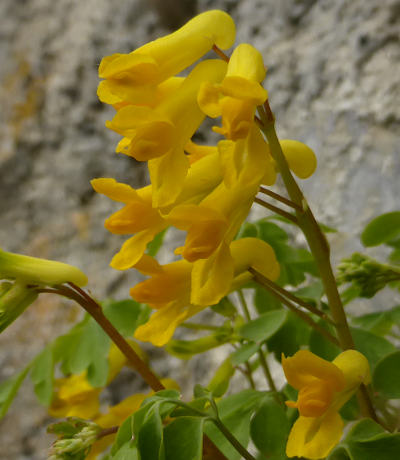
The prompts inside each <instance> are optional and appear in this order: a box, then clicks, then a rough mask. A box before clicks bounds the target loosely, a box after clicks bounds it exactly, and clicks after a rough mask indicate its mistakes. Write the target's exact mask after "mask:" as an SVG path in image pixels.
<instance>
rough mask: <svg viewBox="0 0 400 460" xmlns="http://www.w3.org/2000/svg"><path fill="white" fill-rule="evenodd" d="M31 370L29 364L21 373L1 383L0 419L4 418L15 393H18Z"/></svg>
mask: <svg viewBox="0 0 400 460" xmlns="http://www.w3.org/2000/svg"><path fill="white" fill-rule="evenodd" d="M29 370H30V366H27V367H26V368H25V369H24V370H23V371H21V372H20V373H19V374H17V375H15V376H14V377H12V378H11V379H9V380H6V381H4V382H2V383H0V419H2V418H3V417H4V415H5V414H6V413H7V411H8V408H9V407H10V404H11V403H12V401H13V399H14V397H15V395H16V394H17V393H18V390H19V387H20V386H21V385H22V382H23V381H24V380H25V377H26V376H27V375H28V372H29Z"/></svg>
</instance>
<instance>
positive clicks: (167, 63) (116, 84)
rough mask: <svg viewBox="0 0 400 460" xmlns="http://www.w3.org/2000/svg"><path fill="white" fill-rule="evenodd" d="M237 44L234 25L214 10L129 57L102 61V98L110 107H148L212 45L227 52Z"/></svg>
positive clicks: (227, 17)
mask: <svg viewBox="0 0 400 460" xmlns="http://www.w3.org/2000/svg"><path fill="white" fill-rule="evenodd" d="M234 40H235V24H234V22H233V20H232V18H231V17H230V16H229V15H228V14H226V13H224V12H223V11H218V10H211V11H206V12H204V13H202V14H199V15H198V16H196V17H194V18H193V19H191V20H190V21H189V22H187V23H186V24H185V25H184V26H182V27H181V28H180V29H179V30H177V31H176V32H174V33H172V34H170V35H167V36H165V37H161V38H159V39H157V40H154V41H152V42H150V43H147V44H146V45H144V46H142V47H140V48H138V49H136V50H134V51H133V52H131V53H129V54H113V55H111V56H107V57H105V58H103V59H102V61H101V63H100V67H99V77H100V78H104V79H105V80H104V81H103V82H101V83H100V86H99V91H98V93H99V97H100V99H101V100H103V101H104V102H107V103H108V104H118V103H121V102H124V101H125V102H126V101H128V102H130V103H135V104H140V105H141V104H143V103H144V104H145V105H147V104H148V101H149V100H151V99H154V93H155V92H156V85H158V84H159V83H161V82H164V81H165V80H167V79H168V78H170V77H173V75H177V74H178V73H180V72H181V71H182V70H184V69H185V68H187V67H189V66H190V65H192V64H193V63H194V62H196V61H197V60H198V59H200V58H201V57H202V56H204V54H206V53H207V52H208V51H209V50H210V49H211V48H212V46H213V45H217V46H218V47H219V48H222V49H227V48H229V47H231V46H232V45H233V42H234Z"/></svg>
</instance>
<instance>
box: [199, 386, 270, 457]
mask: <svg viewBox="0 0 400 460" xmlns="http://www.w3.org/2000/svg"><path fill="white" fill-rule="evenodd" d="M263 397H265V393H263V392H259V391H255V390H244V391H241V392H240V393H236V394H234V395H232V396H227V397H226V398H223V399H221V400H220V401H218V403H217V407H218V412H219V417H220V419H221V420H222V423H223V424H224V425H225V426H226V427H227V428H228V430H229V431H230V432H231V433H232V434H233V435H234V436H235V438H236V439H237V440H238V441H239V442H240V443H241V444H242V445H243V446H244V447H246V446H247V444H248V443H249V440H250V419H251V416H252V413H253V411H254V410H255V408H256V407H257V405H258V403H259V401H260V399H262V398H263ZM204 431H205V433H206V434H207V436H209V437H210V439H211V440H212V441H213V442H214V443H215V444H216V445H217V447H218V448H219V449H220V450H221V451H222V453H223V454H224V455H225V456H226V457H227V458H229V460H238V459H239V458H240V454H239V453H238V452H237V451H236V450H235V448H234V447H232V445H231V444H230V443H229V441H228V440H227V439H226V438H225V436H224V435H223V434H222V433H221V432H220V431H219V429H218V428H217V427H216V426H215V425H214V424H213V423H210V422H207V423H206V425H205V427H204Z"/></svg>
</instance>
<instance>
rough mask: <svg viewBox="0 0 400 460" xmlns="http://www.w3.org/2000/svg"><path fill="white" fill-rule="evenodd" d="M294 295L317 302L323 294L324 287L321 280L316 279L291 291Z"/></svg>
mask: <svg viewBox="0 0 400 460" xmlns="http://www.w3.org/2000/svg"><path fill="white" fill-rule="evenodd" d="M293 294H294V295H296V296H297V297H300V298H301V299H303V300H306V301H312V302H313V303H315V304H318V303H319V301H320V300H321V297H322V296H323V294H324V287H323V285H322V281H321V280H316V281H314V282H313V283H311V284H309V285H308V286H305V287H303V288H301V289H297V291H295V292H293Z"/></svg>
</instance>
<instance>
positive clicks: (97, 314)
mask: <svg viewBox="0 0 400 460" xmlns="http://www.w3.org/2000/svg"><path fill="white" fill-rule="evenodd" d="M68 284H69V285H70V286H65V285H60V286H56V287H55V288H54V289H52V288H44V289H41V288H39V289H37V291H38V292H39V293H40V292H48V293H52V294H58V295H61V296H63V297H67V298H69V299H72V300H75V302H77V303H78V304H79V305H80V306H81V307H82V308H83V309H84V310H86V311H87V312H88V313H89V315H91V316H92V317H93V319H94V320H95V321H96V322H97V323H98V324H99V326H100V327H101V328H102V329H103V331H104V332H105V333H106V334H107V335H108V336H109V337H110V339H111V340H112V341H113V342H114V343H115V345H116V346H117V347H118V348H119V349H120V351H121V352H122V353H123V354H124V355H125V356H126V358H127V359H128V361H129V363H130V364H132V366H133V367H134V369H136V371H137V372H138V373H139V374H140V375H141V377H142V378H143V380H144V381H145V382H146V383H147V384H148V385H149V386H150V388H152V389H153V390H154V391H160V390H164V389H165V387H164V385H163V384H162V383H161V382H160V380H159V379H158V377H157V376H156V375H155V374H154V373H153V372H152V370H151V369H150V368H149V367H148V366H147V364H146V363H145V362H144V361H142V359H141V358H140V356H139V355H138V354H137V353H136V352H135V350H133V348H132V347H131V346H130V345H129V343H128V342H127V341H126V340H125V339H124V338H123V337H122V335H121V334H120V333H119V332H118V331H117V329H115V327H114V326H113V325H112V324H111V323H110V321H109V320H108V319H107V318H106V317H105V316H104V314H103V310H102V308H101V306H100V305H99V304H98V303H97V302H96V301H95V300H94V299H93V298H92V297H90V296H89V295H88V294H87V293H86V292H85V291H84V290H83V289H81V288H80V287H78V286H76V285H75V284H73V283H68ZM203 448H204V454H205V457H206V456H208V458H210V459H213V460H228V459H227V458H226V457H225V455H224V454H223V453H222V452H221V451H220V450H219V449H218V447H217V446H216V445H215V444H214V443H213V442H212V441H211V439H210V438H209V437H208V436H207V435H204V436H203Z"/></svg>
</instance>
